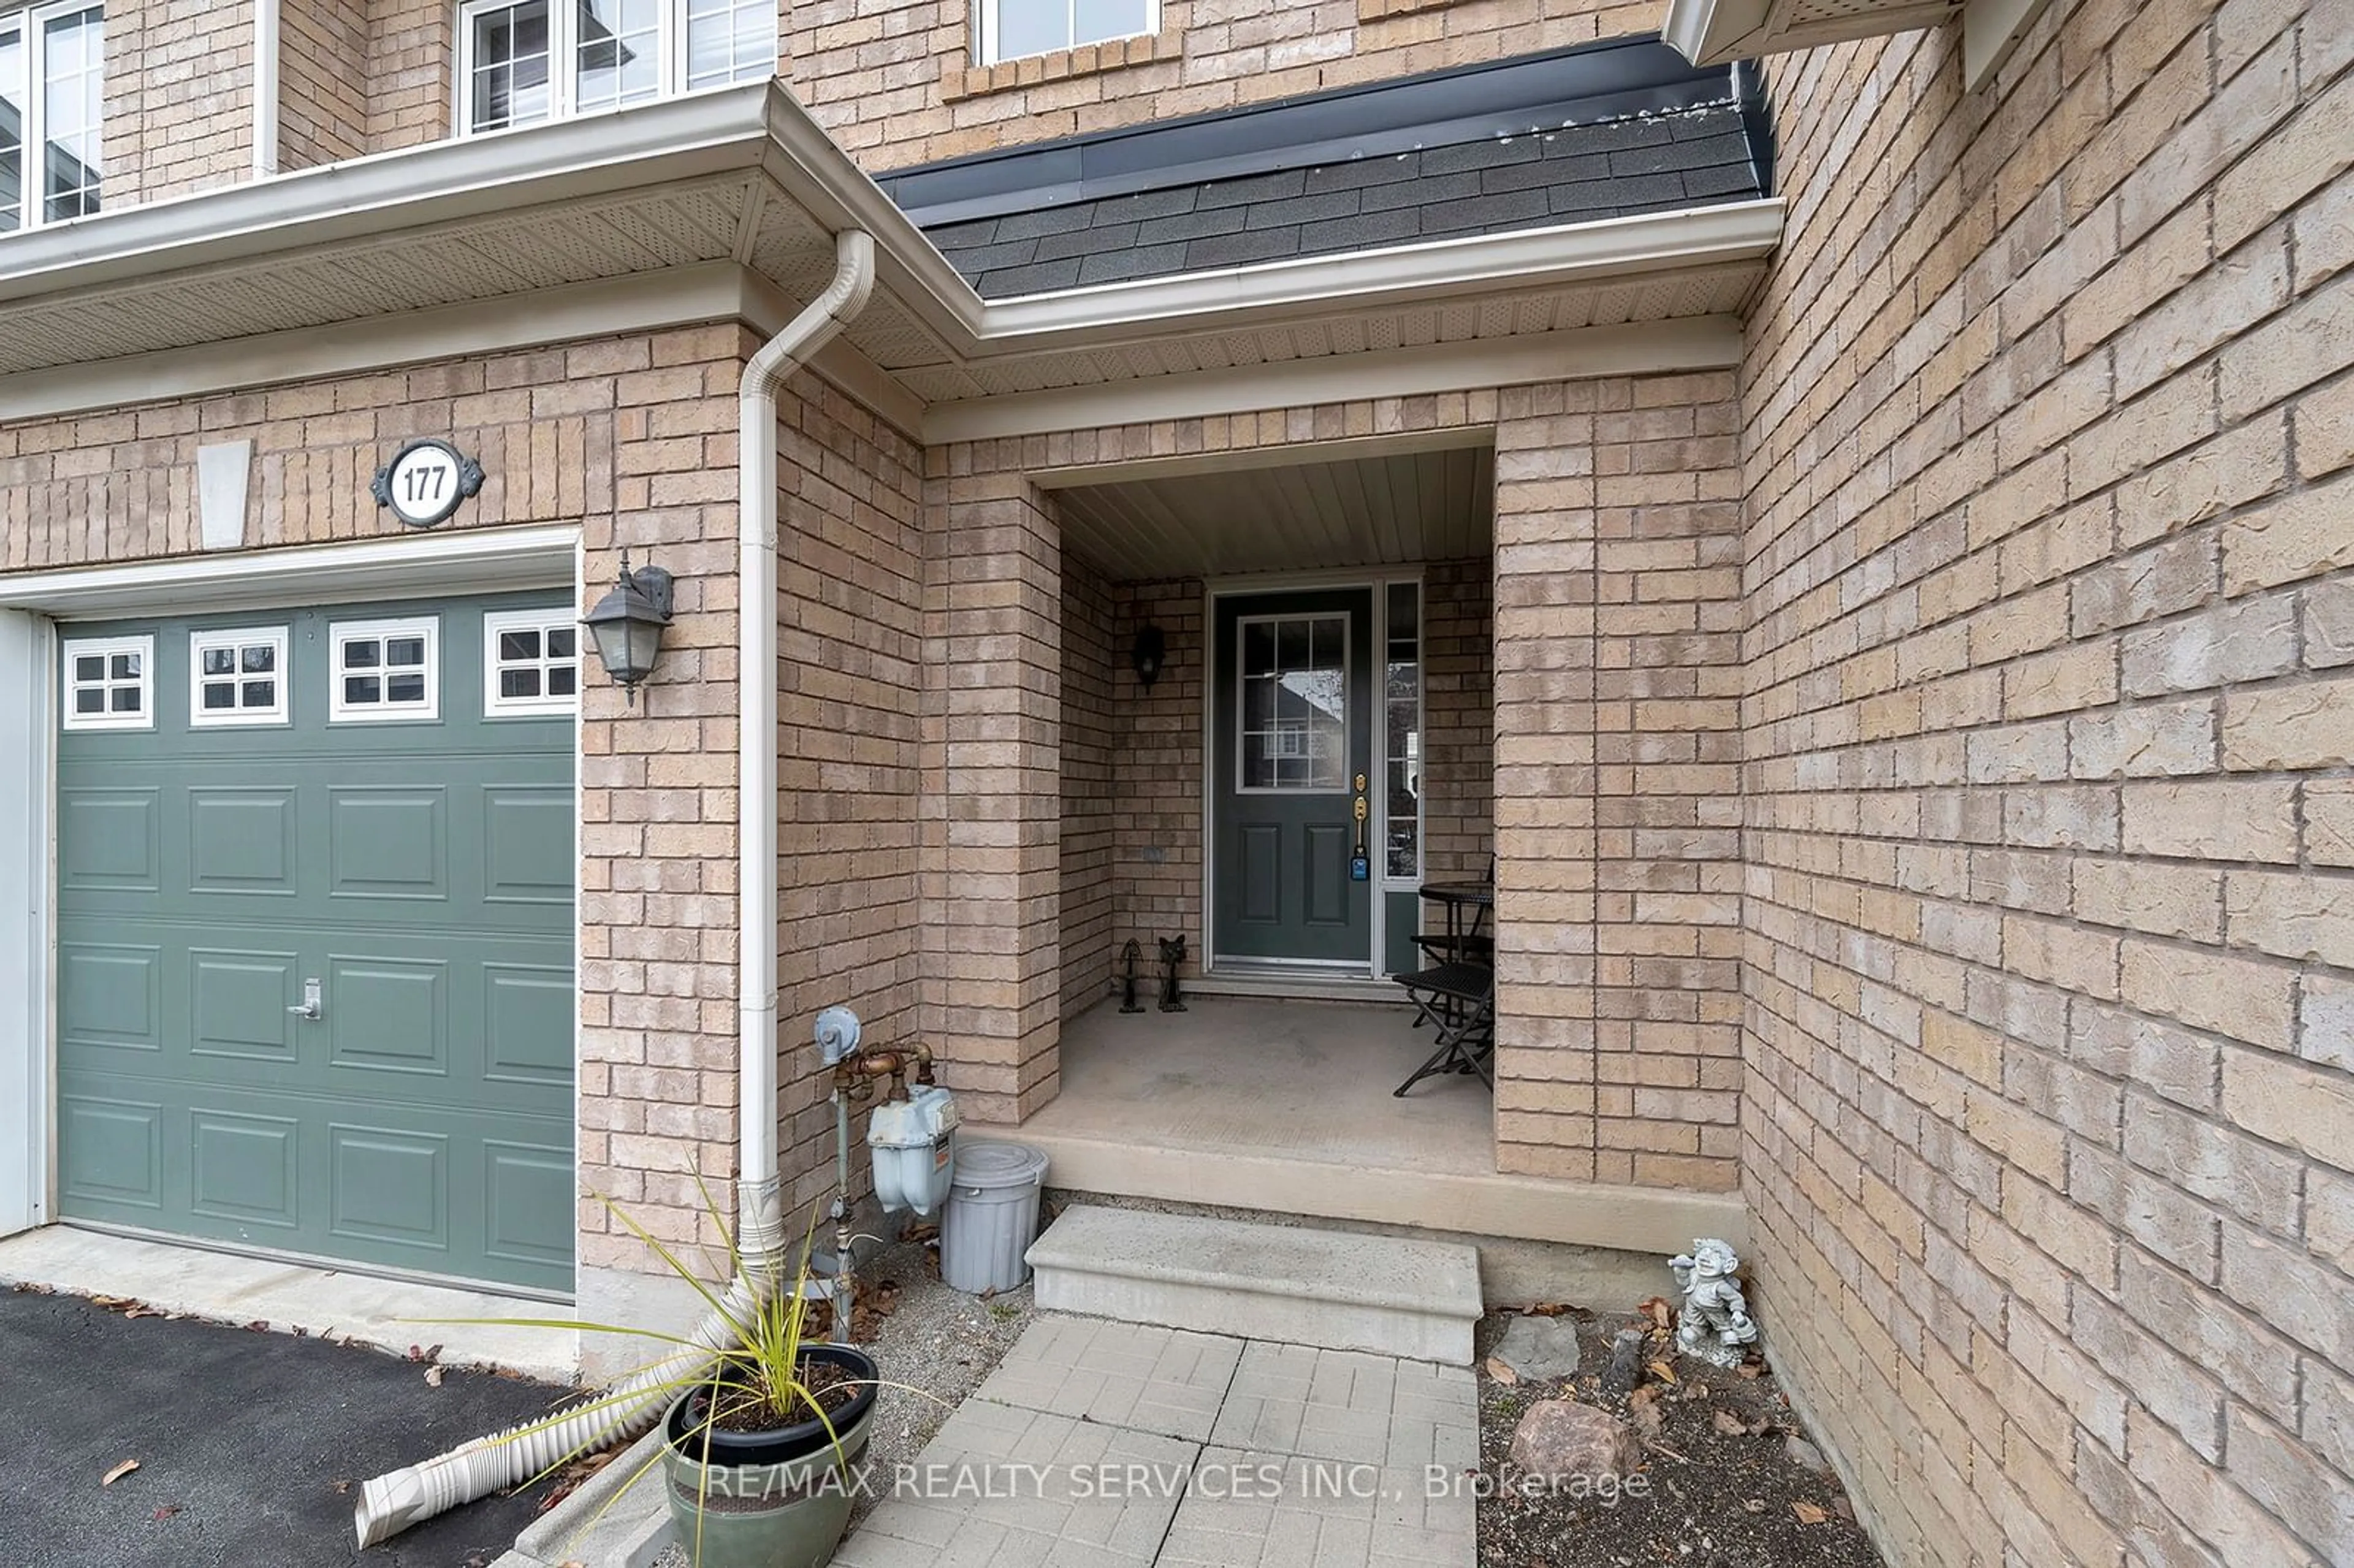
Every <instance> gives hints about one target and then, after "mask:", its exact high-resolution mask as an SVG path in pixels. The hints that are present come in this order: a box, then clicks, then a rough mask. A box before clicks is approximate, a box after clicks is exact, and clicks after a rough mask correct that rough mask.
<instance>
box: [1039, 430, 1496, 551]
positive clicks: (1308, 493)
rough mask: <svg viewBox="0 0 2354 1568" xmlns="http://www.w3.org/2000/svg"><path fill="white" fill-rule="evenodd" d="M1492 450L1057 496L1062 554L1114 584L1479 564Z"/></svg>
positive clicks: (1145, 479) (1491, 487)
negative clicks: (1466, 561) (1078, 558)
mask: <svg viewBox="0 0 2354 1568" xmlns="http://www.w3.org/2000/svg"><path fill="white" fill-rule="evenodd" d="M1495 480H1496V454H1495V450H1494V449H1493V448H1492V447H1487V446H1470V447H1451V448H1445V449H1441V450H1425V451H1389V452H1381V453H1374V454H1371V455H1366V456H1352V457H1344V458H1337V459H1334V460H1331V461H1308V462H1301V461H1291V462H1286V463H1281V464H1275V465H1268V466H1263V467H1252V468H1225V469H1220V470H1215V471H1207V472H1203V471H1195V472H1173V473H1165V474H1154V475H1139V476H1135V477H1126V478H1121V479H1119V480H1116V481H1113V482H1106V483H1097V484H1070V485H1066V486H1062V487H1059V488H1057V489H1056V490H1055V502H1056V505H1057V509H1058V510H1059V512H1060V513H1061V515H1062V521H1063V538H1064V542H1065V543H1066V545H1067V546H1069V547H1071V548H1073V549H1076V551H1078V553H1079V554H1081V555H1082V556H1086V557H1087V559H1088V560H1090V561H1092V562H1094V563H1095V564H1096V565H1097V567H1100V568H1101V569H1102V570H1103V571H1105V572H1106V573H1107V574H1108V575H1109V576H1110V577H1113V578H1114V579H1115V580H1126V581H1143V580H1149V579H1154V578H1165V577H1240V576H1244V575H1246V574H1249V573H1254V572H1279V571H1302V570H1317V569H1328V568H1340V567H1391V566H1408V565H1411V564H1413V563H1415V562H1417V561H1445V560H1456V559H1460V558H1463V557H1466V556H1484V555H1486V554H1488V552H1489V551H1490V549H1491V548H1492V547H1493V545H1494V535H1495V527H1494V524H1495V506H1494V503H1495V489H1496V483H1495Z"/></svg>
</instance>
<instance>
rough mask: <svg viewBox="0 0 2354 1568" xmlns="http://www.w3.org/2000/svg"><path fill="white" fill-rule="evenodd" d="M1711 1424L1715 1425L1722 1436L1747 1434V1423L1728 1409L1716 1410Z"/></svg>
mask: <svg viewBox="0 0 2354 1568" xmlns="http://www.w3.org/2000/svg"><path fill="white" fill-rule="evenodd" d="M1711 1425H1713V1426H1715V1428H1716V1430H1717V1432H1718V1433H1719V1434H1720V1435H1721V1436H1726V1437H1746V1436H1749V1423H1747V1422H1746V1421H1744V1420H1742V1419H1741V1417H1739V1416H1738V1415H1735V1414H1733V1412H1731V1411H1730V1410H1720V1411H1718V1412H1717V1413H1716V1414H1715V1416H1714V1418H1713V1420H1712V1422H1711Z"/></svg>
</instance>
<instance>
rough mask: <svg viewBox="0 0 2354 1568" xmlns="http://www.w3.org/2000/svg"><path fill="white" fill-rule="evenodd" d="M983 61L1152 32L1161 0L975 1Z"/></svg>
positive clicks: (1159, 17)
mask: <svg viewBox="0 0 2354 1568" xmlns="http://www.w3.org/2000/svg"><path fill="white" fill-rule="evenodd" d="M976 5H978V7H979V13H980V19H981V64H982V65H995V64H996V63H997V62H998V61H1000V60H1014V59H1020V58H1022V57H1023V56H1024V55H1044V54H1052V53H1053V52H1054V51H1055V50H1056V49H1076V48H1079V47H1080V46H1081V45H1083V44H1101V43H1108V42H1109V41H1110V40H1112V39H1114V38H1128V37H1135V36H1136V35H1137V34H1139V33H1150V32H1153V31H1156V30H1157V29H1158V28H1159V27H1160V26H1161V0H976Z"/></svg>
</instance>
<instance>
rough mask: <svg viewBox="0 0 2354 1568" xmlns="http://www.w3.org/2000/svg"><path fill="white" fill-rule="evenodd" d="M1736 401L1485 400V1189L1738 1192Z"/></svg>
mask: <svg viewBox="0 0 2354 1568" xmlns="http://www.w3.org/2000/svg"><path fill="white" fill-rule="evenodd" d="M1733 390H1734V387H1733V382H1732V378H1731V377H1730V376H1724V375H1714V376H1659V377H1651V378H1645V379H1638V380H1628V379H1612V380H1605V381H1590V382H1573V383H1569V384H1566V385H1564V386H1557V387H1529V388H1513V389H1508V390H1506V391H1505V392H1503V393H1502V394H1500V398H1501V417H1500V419H1499V422H1498V425H1497V455H1496V567H1495V570H1496V578H1495V581H1496V610H1495V615H1496V640H1495V644H1496V645H1495V660H1496V667H1495V670H1496V673H1495V683H1496V747H1495V815H1496V848H1497V852H1498V855H1499V861H1500V863H1499V865H1498V868H1497V906H1496V916H1497V945H1496V1003H1497V1031H1496V1048H1497V1056H1496V1076H1497V1084H1496V1110H1497V1118H1496V1139H1497V1164H1498V1166H1499V1168H1500V1169H1501V1170H1505V1171H1522V1172H1525V1173H1528V1174H1532V1175H1550V1176H1558V1177H1563V1178H1566V1179H1569V1180H1573V1181H1619V1182H1626V1181H1634V1182H1641V1183H1647V1184H1658V1185H1663V1186H1674V1187H1691V1188H1701V1189H1720V1188H1725V1187H1730V1186H1731V1185H1733V1184H1734V1180H1735V1175H1736V1172H1735V1167H1734V1160H1735V1155H1736V1150H1737V1147H1738V1146H1737V1140H1736V1133H1735V1126H1736V1121H1737V1118H1738V1112H1739V1105H1740V1090H1741V1062H1740V1033H1739V1023H1738V1019H1739V933H1740V896H1739V870H1738V868H1739V860H1738V853H1739V825H1738V824H1739V783H1740V780H1739V773H1738V764H1739V753H1740V744H1741V737H1740V729H1739V723H1740V714H1739V704H1738V689H1739V675H1738V665H1737V662H1736V661H1737V657H1738V653H1739V641H1738V636H1737V634H1736V633H1735V630H1734V629H1735V628H1736V627H1737V626H1738V624H1739V617H1740V607H1739V603H1738V599H1737V598H1736V596H1737V594H1738V591H1739V587H1740V580H1739V571H1738V568H1737V567H1736V565H1735V562H1736V561H1737V558H1738V556H1737V552H1738V547H1739V543H1740V535H1739V515H1740V514H1739V502H1738V495H1739V471H1738V468H1737V466H1736V463H1735V457H1736V453H1735V443H1734V439H1733V436H1732V431H1733V429H1734V417H1735V410H1734V408H1733V407H1732V404H1731V396H1732V393H1733Z"/></svg>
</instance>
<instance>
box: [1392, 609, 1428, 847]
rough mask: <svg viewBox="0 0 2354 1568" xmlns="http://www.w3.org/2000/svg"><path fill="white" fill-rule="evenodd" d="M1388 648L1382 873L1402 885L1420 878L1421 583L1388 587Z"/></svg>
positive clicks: (1423, 733)
mask: <svg viewBox="0 0 2354 1568" xmlns="http://www.w3.org/2000/svg"><path fill="white" fill-rule="evenodd" d="M1387 592H1388V595H1389V602H1388V605H1387V606H1386V609H1387V610H1388V615H1387V620H1388V631H1389V648H1388V652H1387V656H1386V657H1385V658H1384V661H1383V670H1382V709H1383V713H1384V715H1385V717H1386V718H1387V721H1388V725H1389V730H1388V736H1387V739H1388V749H1387V751H1386V752H1385V753H1384V757H1385V758H1386V759H1387V760H1386V761H1385V762H1384V768H1385V769H1386V770H1387V779H1386V780H1385V787H1386V794H1387V801H1386V807H1385V810H1384V821H1386V822H1387V824H1388V832H1389V844H1388V862H1387V864H1386V866H1385V868H1384V869H1385V872H1386V874H1388V875H1390V876H1392V877H1394V878H1396V879H1398V880H1399V881H1402V882H1417V883H1418V882H1420V881H1421V879H1422V802H1423V798H1424V796H1423V788H1422V765H1423V757H1424V753H1425V736H1426V729H1425V726H1424V723H1423V705H1422V585H1421V584H1419V583H1392V584H1390V585H1389V588H1388V589H1387Z"/></svg>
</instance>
